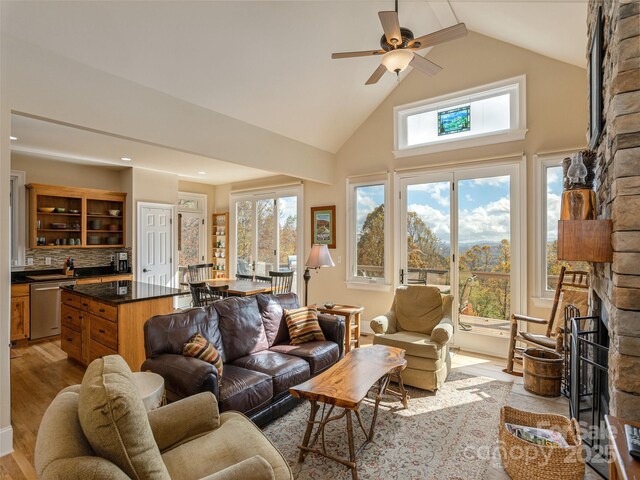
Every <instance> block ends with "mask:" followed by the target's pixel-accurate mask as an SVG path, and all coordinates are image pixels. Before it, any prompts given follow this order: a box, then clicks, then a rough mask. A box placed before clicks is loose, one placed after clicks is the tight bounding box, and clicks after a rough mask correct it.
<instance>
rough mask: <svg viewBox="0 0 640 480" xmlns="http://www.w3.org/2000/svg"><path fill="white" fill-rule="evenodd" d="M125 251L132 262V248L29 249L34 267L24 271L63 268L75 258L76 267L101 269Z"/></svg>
mask: <svg viewBox="0 0 640 480" xmlns="http://www.w3.org/2000/svg"><path fill="white" fill-rule="evenodd" d="M123 251H126V252H127V253H128V254H129V259H130V262H132V261H133V257H132V256H131V248H45V249H42V248H28V249H27V251H26V258H33V265H29V266H26V267H24V269H25V270H42V269H45V268H62V267H64V261H65V260H66V259H67V258H68V257H71V258H73V260H74V263H75V266H76V267H101V266H105V265H109V264H110V263H111V255H114V254H115V253H116V252H123ZM46 257H50V258H51V265H45V258H46Z"/></svg>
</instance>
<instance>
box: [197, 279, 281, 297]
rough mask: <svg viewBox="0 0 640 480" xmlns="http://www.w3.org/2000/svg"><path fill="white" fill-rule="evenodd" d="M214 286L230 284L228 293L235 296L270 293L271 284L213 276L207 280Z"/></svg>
mask: <svg viewBox="0 0 640 480" xmlns="http://www.w3.org/2000/svg"><path fill="white" fill-rule="evenodd" d="M205 281H206V282H207V284H208V285H211V286H212V287H224V286H228V287H229V288H228V289H227V293H228V294H229V295H230V296H234V297H248V296H250V295H257V294H258V293H270V292H271V284H270V283H266V282H256V281H253V280H236V279H229V278H212V279H209V280H205Z"/></svg>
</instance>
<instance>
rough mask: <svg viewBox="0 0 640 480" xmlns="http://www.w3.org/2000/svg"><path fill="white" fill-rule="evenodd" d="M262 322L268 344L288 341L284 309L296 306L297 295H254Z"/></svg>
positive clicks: (297, 305) (297, 304)
mask: <svg viewBox="0 0 640 480" xmlns="http://www.w3.org/2000/svg"><path fill="white" fill-rule="evenodd" d="M255 297H256V300H257V302H258V307H259V308H260V315H261V316H262V323H263V324H264V329H265V332H266V335H267V342H268V343H269V346H271V345H274V344H278V343H289V329H288V328H287V322H285V321H284V309H287V310H291V309H294V308H298V307H299V306H300V305H299V303H298V296H297V295H296V294H295V293H285V294H282V295H271V294H264V293H261V294H259V295H256V296H255Z"/></svg>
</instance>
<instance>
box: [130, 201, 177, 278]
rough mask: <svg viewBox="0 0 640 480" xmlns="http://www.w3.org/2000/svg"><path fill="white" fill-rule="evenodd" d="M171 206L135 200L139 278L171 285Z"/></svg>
mask: <svg viewBox="0 0 640 480" xmlns="http://www.w3.org/2000/svg"><path fill="white" fill-rule="evenodd" d="M173 212H174V209H173V206H170V205H159V204H147V203H139V204H138V262H137V263H138V266H137V272H138V274H137V278H138V281H139V282H144V283H151V284H154V285H164V286H167V287H169V286H172V284H173V276H174V275H173V274H174V267H173V265H174V263H173Z"/></svg>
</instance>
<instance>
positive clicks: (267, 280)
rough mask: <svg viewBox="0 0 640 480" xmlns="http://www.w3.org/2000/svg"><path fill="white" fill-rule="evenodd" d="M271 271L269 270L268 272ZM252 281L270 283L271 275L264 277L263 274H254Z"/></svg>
mask: <svg viewBox="0 0 640 480" xmlns="http://www.w3.org/2000/svg"><path fill="white" fill-rule="evenodd" d="M269 273H271V272H269ZM253 281H254V282H258V283H269V284H270V283H271V277H265V276H264V275H256V276H255V278H254V279H253Z"/></svg>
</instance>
